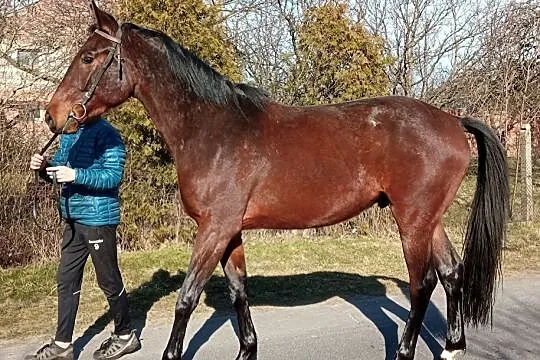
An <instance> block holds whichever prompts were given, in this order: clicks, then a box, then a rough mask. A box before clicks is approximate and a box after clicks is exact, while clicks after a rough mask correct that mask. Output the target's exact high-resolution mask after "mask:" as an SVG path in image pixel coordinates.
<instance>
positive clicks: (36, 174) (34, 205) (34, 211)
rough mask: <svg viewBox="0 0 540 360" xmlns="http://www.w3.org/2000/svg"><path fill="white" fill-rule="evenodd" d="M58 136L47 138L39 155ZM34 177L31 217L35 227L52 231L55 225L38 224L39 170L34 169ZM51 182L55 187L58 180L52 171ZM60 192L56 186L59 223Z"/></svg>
mask: <svg viewBox="0 0 540 360" xmlns="http://www.w3.org/2000/svg"><path fill="white" fill-rule="evenodd" d="M57 136H58V134H53V136H52V137H51V138H50V139H49V141H48V142H47V144H45V146H44V147H43V149H41V151H40V152H39V155H42V156H43V154H45V151H47V149H48V148H49V147H50V146H51V145H52V143H53V142H54V140H56V137H57ZM34 179H35V189H34V197H33V201H32V219H33V220H34V224H36V226H37V228H38V229H40V230H42V231H54V230H55V229H56V227H51V228H45V227H44V226H41V225H40V224H39V221H38V210H37V203H38V189H39V170H34ZM52 183H53V187H55V188H56V187H57V186H58V181H57V179H56V173H53V176H52ZM61 192H62V188H61V187H58V193H57V196H58V197H57V199H56V206H57V210H58V217H59V219H58V222H59V223H60V222H61V221H62V213H61V210H60V196H61Z"/></svg>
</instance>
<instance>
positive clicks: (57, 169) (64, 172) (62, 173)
mask: <svg viewBox="0 0 540 360" xmlns="http://www.w3.org/2000/svg"><path fill="white" fill-rule="evenodd" d="M46 170H47V175H49V176H50V177H51V178H52V177H53V174H54V173H56V181H58V182H59V183H70V182H73V181H74V180H75V175H76V172H75V170H74V169H72V168H69V167H67V166H52V167H48V168H47V169H46Z"/></svg>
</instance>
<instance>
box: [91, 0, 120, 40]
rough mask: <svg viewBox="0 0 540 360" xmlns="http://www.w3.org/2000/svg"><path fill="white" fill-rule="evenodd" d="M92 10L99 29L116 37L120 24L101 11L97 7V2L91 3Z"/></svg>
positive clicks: (92, 0)
mask: <svg viewBox="0 0 540 360" xmlns="http://www.w3.org/2000/svg"><path fill="white" fill-rule="evenodd" d="M90 8H91V9H92V12H93V13H94V18H95V19H96V25H97V28H98V29H100V30H102V31H105V32H106V33H108V34H109V35H113V36H114V35H115V34H116V31H117V30H118V22H117V21H116V19H115V18H114V16H112V15H111V14H109V13H107V12H105V11H103V10H101V9H100V8H99V7H98V6H97V5H96V2H95V0H91V1H90Z"/></svg>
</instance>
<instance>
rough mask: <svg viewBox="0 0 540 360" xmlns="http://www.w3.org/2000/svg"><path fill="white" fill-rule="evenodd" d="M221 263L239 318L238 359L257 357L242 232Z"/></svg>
mask: <svg viewBox="0 0 540 360" xmlns="http://www.w3.org/2000/svg"><path fill="white" fill-rule="evenodd" d="M221 265H222V267H223V272H224V273H225V278H226V280H227V285H228V287H229V292H230V296H231V301H232V303H233V306H234V309H235V310H236V316H237V320H238V330H239V331H238V340H239V341H240V351H239V352H238V356H237V357H236V360H254V359H256V358H257V334H256V333H255V328H254V326H253V321H252V320H251V313H250V311H249V304H248V298H247V273H246V259H245V256H244V245H243V244H242V237H241V234H240V233H239V234H238V235H236V236H235V237H234V238H233V240H232V241H231V243H230V244H229V246H228V248H227V250H226V251H225V254H224V255H223V258H222V259H221Z"/></svg>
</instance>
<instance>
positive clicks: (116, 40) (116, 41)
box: [62, 25, 123, 132]
mask: <svg viewBox="0 0 540 360" xmlns="http://www.w3.org/2000/svg"><path fill="white" fill-rule="evenodd" d="M94 32H95V33H96V34H98V35H100V36H102V37H104V38H105V39H107V40H110V41H111V42H112V43H113V47H112V48H111V49H110V50H109V55H107V59H106V60H105V62H104V63H103V64H102V66H101V68H100V69H99V70H98V71H97V72H96V73H95V74H94V75H93V76H92V78H93V79H92V84H91V85H90V87H89V88H88V90H86V91H85V93H84V95H83V98H82V100H81V101H80V102H78V103H76V104H74V105H73V106H72V107H71V112H70V114H69V116H68V120H67V121H66V123H65V124H64V128H63V129H62V132H63V131H64V129H65V128H66V126H67V124H68V123H69V121H70V120H75V121H76V122H77V125H78V126H80V125H82V120H83V119H84V118H85V117H86V115H88V112H87V109H86V104H88V102H89V101H90V99H91V98H92V96H94V93H95V92H96V89H97V87H98V85H99V82H100V80H101V78H102V77H103V74H105V71H107V69H108V68H109V66H111V64H112V61H113V59H114V58H116V61H118V79H119V80H120V81H121V80H122V62H123V59H122V54H121V49H122V25H119V26H118V31H117V32H116V36H112V35H109V34H107V33H106V32H104V31H102V30H99V29H96V30H95V31H94ZM78 108H80V109H82V115H77V112H76V111H75V110H77V109H78Z"/></svg>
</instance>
